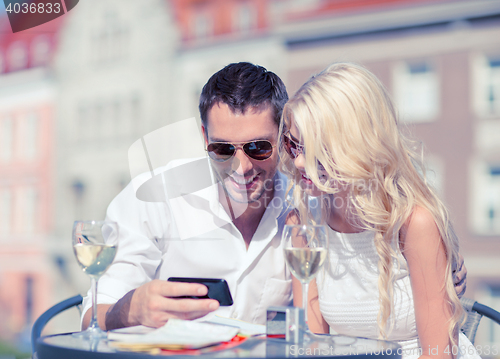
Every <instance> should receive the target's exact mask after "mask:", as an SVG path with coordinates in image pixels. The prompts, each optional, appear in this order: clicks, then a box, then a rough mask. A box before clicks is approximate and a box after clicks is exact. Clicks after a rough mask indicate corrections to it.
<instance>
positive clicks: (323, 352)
mask: <svg viewBox="0 0 500 359" xmlns="http://www.w3.org/2000/svg"><path fill="white" fill-rule="evenodd" d="M374 355H383V356H385V357H390V358H391V359H392V358H393V359H399V358H401V347H400V346H399V345H398V344H397V343H394V342H389V341H382V340H373V339H366V338H357V337H350V336H342V335H322V336H321V337H320V338H319V339H314V340H312V341H310V342H308V343H306V344H294V343H287V342H285V341H283V340H282V339H271V338H266V337H265V336H258V337H251V338H249V339H247V340H245V341H243V342H242V343H241V344H239V345H237V346H234V347H231V348H228V349H222V350H218V351H212V352H209V353H203V354H199V355H186V354H182V355H181V354H178V355H177V354H174V355H171V354H169V355H168V357H170V358H172V357H175V358H177V359H178V358H181V357H182V358H183V359H188V358H193V357H196V358H201V359H203V358H207V359H208V358H245V359H263V358H299V357H317V358H336V359H368V358H369V357H370V358H371V359H373V356H374ZM33 357H34V358H37V359H49V358H50V359H58V358H68V359H69V358H70V359H87V358H93V359H99V358H103V359H113V358H115V359H117V358H131V359H146V358H147V359H151V358H158V355H151V354H144V353H130V352H123V351H116V350H115V349H114V348H113V347H112V346H110V345H108V343H107V341H106V340H100V341H93V342H92V341H89V340H88V339H81V338H77V337H74V336H72V335H71V333H67V334H58V335H51V336H45V337H41V338H39V339H38V341H37V343H36V354H35V355H34V356H33Z"/></svg>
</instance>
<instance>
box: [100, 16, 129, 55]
mask: <svg viewBox="0 0 500 359" xmlns="http://www.w3.org/2000/svg"><path fill="white" fill-rule="evenodd" d="M129 42H130V33H129V29H128V27H127V26H126V25H125V24H124V23H123V22H122V21H121V20H120V18H119V17H118V14H117V13H116V12H112V11H110V12H107V13H106V14H105V15H104V19H103V21H102V25H101V26H100V27H98V28H97V30H96V32H94V34H93V35H92V43H93V45H94V51H93V54H92V56H93V59H94V60H95V61H96V62H98V63H99V64H101V65H102V64H107V63H108V64H109V63H116V62H118V61H121V60H123V59H124V58H125V57H126V55H127V53H128V47H129Z"/></svg>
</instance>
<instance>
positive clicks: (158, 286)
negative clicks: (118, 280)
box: [131, 280, 219, 328]
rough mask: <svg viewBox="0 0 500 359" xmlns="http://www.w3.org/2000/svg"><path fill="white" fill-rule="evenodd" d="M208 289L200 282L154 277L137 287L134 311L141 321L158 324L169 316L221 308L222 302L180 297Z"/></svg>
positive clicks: (183, 316)
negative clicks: (156, 278)
mask: <svg viewBox="0 0 500 359" xmlns="http://www.w3.org/2000/svg"><path fill="white" fill-rule="evenodd" d="M207 292H208V289H207V287H206V286H204V285H202V284H198V283H181V282H168V281H161V280H154V281H151V282H149V283H147V284H145V285H143V286H141V287H139V288H138V289H137V290H136V295H135V297H136V298H135V300H134V302H133V303H134V305H133V309H134V311H133V313H134V316H135V317H137V318H139V319H138V320H139V322H140V324H142V325H146V326H150V327H155V328H158V327H160V326H162V325H164V324H165V323H166V322H167V321H168V320H169V319H170V318H179V319H186V320H188V319H196V318H199V317H202V316H204V315H207V314H208V313H210V312H212V311H214V310H216V309H217V308H219V302H218V301H216V300H213V299H190V298H179V297H190V296H204V295H206V294H207ZM131 309H132V306H131Z"/></svg>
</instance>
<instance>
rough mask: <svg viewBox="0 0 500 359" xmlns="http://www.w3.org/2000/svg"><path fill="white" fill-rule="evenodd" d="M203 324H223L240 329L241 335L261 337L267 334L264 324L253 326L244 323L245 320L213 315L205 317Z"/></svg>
mask: <svg viewBox="0 0 500 359" xmlns="http://www.w3.org/2000/svg"><path fill="white" fill-rule="evenodd" d="M201 323H213V324H221V325H226V326H230V327H236V328H239V329H240V333H241V334H242V335H245V336H247V335H259V334H265V333H266V326H265V325H262V324H253V323H248V322H244V321H243V320H238V319H233V318H226V317H221V316H219V315H216V314H215V315H213V316H210V317H205V319H204V320H202V321H201Z"/></svg>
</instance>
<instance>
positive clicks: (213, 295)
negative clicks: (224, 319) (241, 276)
mask: <svg viewBox="0 0 500 359" xmlns="http://www.w3.org/2000/svg"><path fill="white" fill-rule="evenodd" d="M168 281H170V282H185V283H201V284H203V285H206V286H207V288H208V293H207V295H205V296H186V297H179V298H193V299H215V300H217V301H218V302H219V304H220V305H221V306H231V305H233V297H232V296H231V292H230V291H229V286H228V285H227V282H226V280H225V279H220V278H188V277H170V278H168Z"/></svg>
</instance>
